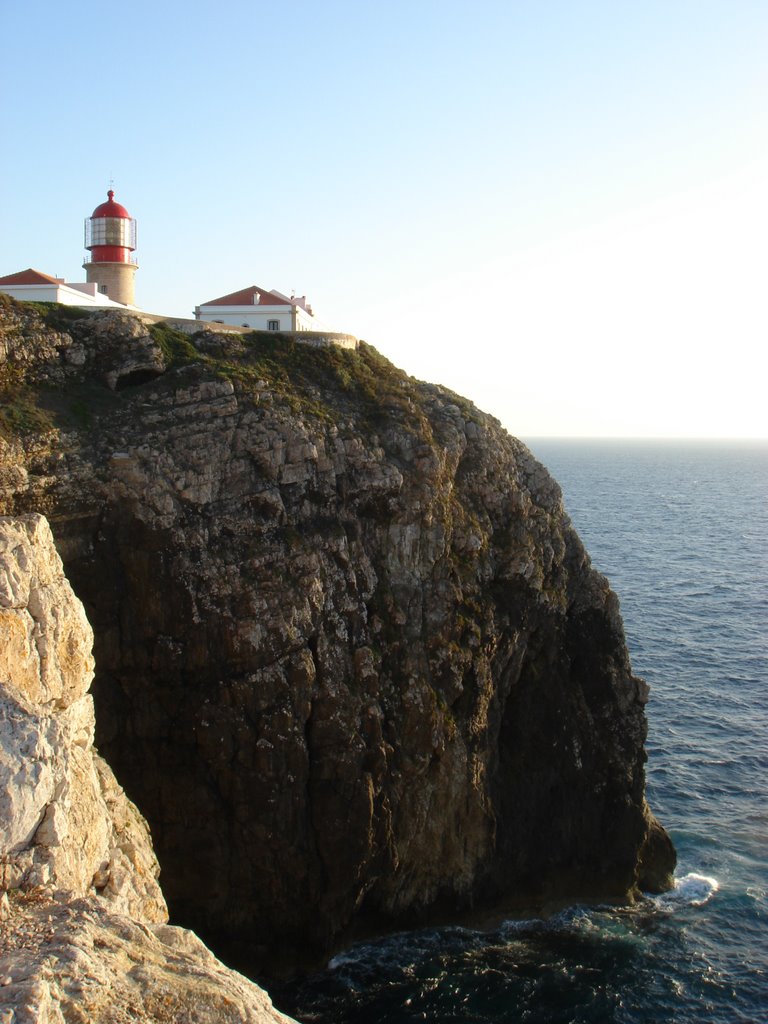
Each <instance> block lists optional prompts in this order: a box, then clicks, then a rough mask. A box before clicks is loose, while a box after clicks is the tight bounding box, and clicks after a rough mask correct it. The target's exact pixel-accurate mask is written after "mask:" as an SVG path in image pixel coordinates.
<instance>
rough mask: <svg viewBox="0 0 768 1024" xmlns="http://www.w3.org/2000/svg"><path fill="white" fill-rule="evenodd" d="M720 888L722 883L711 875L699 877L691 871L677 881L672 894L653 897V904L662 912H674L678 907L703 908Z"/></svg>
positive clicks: (667, 893) (666, 893)
mask: <svg viewBox="0 0 768 1024" xmlns="http://www.w3.org/2000/svg"><path fill="white" fill-rule="evenodd" d="M719 888H720V883H719V882H718V880H717V879H716V878H713V877H711V876H710V875H699V874H696V872H695V871H690V872H689V873H688V874H687V875H683V877H682V878H676V879H675V887H674V889H672V890H670V892H665V893H662V894H661V895H660V896H655V897H653V902H654V903H655V904H656V905H657V906H658V907H659V908H660V909H662V910H674V909H675V908H677V907H681V906H685V907H701V906H703V905H704V904H705V903H708V902H709V901H710V900H711V899H712V897H713V896H714V895H715V893H716V892H717V890H718V889H719Z"/></svg>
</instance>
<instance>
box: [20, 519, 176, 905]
mask: <svg viewBox="0 0 768 1024" xmlns="http://www.w3.org/2000/svg"><path fill="white" fill-rule="evenodd" d="M92 646H93V635H92V633H91V628H90V626H89V625H88V622H87V620H86V618H85V613H84V611H83V607H82V605H81V603H80V602H79V601H78V600H77V599H76V598H75V596H74V594H73V593H72V590H71V588H70V586H69V583H68V581H67V580H66V578H65V577H64V573H63V569H62V566H61V560H60V559H59V556H58V554H57V553H56V549H55V547H54V544H53V538H52V536H51V533H50V530H49V528H48V524H47V522H46V521H45V519H43V518H42V516H37V515H30V516H25V517H24V518H22V519H16V520H9V519H0V858H1V859H0V885H2V889H3V890H4V891H6V892H7V891H8V890H9V889H12V890H15V889H19V888H21V887H24V888H25V889H35V888H43V889H50V888H51V887H57V888H61V889H66V890H68V891H71V892H76V893H80V894H85V893H88V892H98V893H99V894H100V895H101V897H102V898H103V899H104V900H105V901H107V902H108V903H109V904H110V905H111V906H112V907H113V909H114V910H116V911H118V912H120V913H124V914H129V915H132V916H135V917H138V918H139V919H141V920H144V921H165V920H167V911H166V906H165V901H164V899H163V896H162V893H161V892H160V887H159V885H158V882H157V876H158V874H159V866H158V864H157V860H156V858H155V854H154V851H153V850H152V845H151V842H150V839H149V835H148V832H147V828H146V824H145V822H144V820H143V819H142V818H141V816H140V815H139V813H138V811H137V810H136V808H135V807H134V806H133V805H132V804H131V803H130V802H129V801H128V800H127V799H126V797H125V794H124V793H123V791H122V789H121V788H120V787H119V786H118V784H117V782H116V781H115V777H114V775H113V774H112V771H111V770H110V768H109V766H108V765H107V764H106V763H105V762H104V761H103V760H102V759H101V758H100V757H99V756H98V755H97V754H96V753H95V751H94V750H93V732H94V712H93V700H92V698H91V696H90V694H89V693H88V688H89V686H90V683H91V679H92V677H93V658H92V655H91V649H92Z"/></svg>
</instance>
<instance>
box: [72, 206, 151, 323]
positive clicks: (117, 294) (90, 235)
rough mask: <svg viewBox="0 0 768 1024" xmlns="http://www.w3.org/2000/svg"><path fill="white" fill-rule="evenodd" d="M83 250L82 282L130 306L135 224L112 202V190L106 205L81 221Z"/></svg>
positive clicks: (134, 261)
mask: <svg viewBox="0 0 768 1024" xmlns="http://www.w3.org/2000/svg"><path fill="white" fill-rule="evenodd" d="M85 248H86V249H88V250H89V253H90V256H87V257H86V259H85V263H84V264H83V269H84V270H85V274H86V278H85V279H86V281H88V282H95V283H96V284H97V285H98V289H99V291H100V292H101V294H102V295H106V296H107V297H108V298H110V299H112V300H113V302H122V303H124V304H125V305H126V306H132V305H133V304H134V301H133V300H134V276H135V274H136V271H137V270H138V264H137V262H136V257H135V256H134V255H133V252H134V250H135V248H136V221H135V220H134V219H133V217H131V215H130V214H129V213H128V211H127V210H126V208H125V207H124V206H121V205H120V203H116V202H115V193H114V192H113V191H112V189H110V190H109V192H107V201H106V203H102V204H101V205H100V206H97V207H96V209H95V210H94V211H93V213H92V214H91V216H90V217H87V218H86V221H85Z"/></svg>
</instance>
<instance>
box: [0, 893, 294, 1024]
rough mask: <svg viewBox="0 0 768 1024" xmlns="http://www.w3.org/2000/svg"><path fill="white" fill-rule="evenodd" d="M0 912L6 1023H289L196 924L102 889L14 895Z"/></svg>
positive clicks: (1, 998) (1, 1009)
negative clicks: (149, 912)
mask: <svg viewBox="0 0 768 1024" xmlns="http://www.w3.org/2000/svg"><path fill="white" fill-rule="evenodd" d="M11 904H12V906H11V909H10V912H9V914H8V916H6V918H5V919H4V920H2V921H0V1022H3V1024H11V1022H12V1024H83V1022H86V1021H87V1022H88V1024H161V1022H168V1024H170V1022H180V1021H184V1022H185V1024H290V1021H291V1019H290V1018H288V1017H285V1016H284V1015H283V1014H281V1013H278V1012H277V1010H275V1009H274V1007H273V1006H272V1003H271V1002H270V999H269V997H268V996H267V994H266V993H265V992H264V991H263V990H262V989H260V988H259V987H258V986H256V985H254V984H253V983H252V982H250V981H248V980H247V979H245V978H244V977H242V975H239V974H236V973H235V972H234V971H230V970H229V969H228V968H226V967H224V965H223V964H222V963H220V962H219V961H218V960H217V959H216V958H215V957H214V956H213V954H212V953H211V952H210V951H209V950H208V949H207V948H206V947H205V946H204V945H203V943H202V942H201V941H200V940H199V939H198V938H197V937H196V936H195V935H193V934H192V933H191V932H188V931H186V930H185V929H183V928H174V927H171V926H170V925H163V924H147V923H140V922H138V921H134V920H131V919H130V918H127V917H124V916H119V915H116V914H114V913H111V912H110V911H109V910H108V909H107V908H106V907H105V906H104V904H103V903H102V902H101V901H99V900H97V899H93V898H90V899H83V898H81V899H75V900H70V901H67V902H64V901H61V900H52V899H49V898H45V897H41V896H40V895H39V894H28V895H21V894H19V895H15V896H14V897H13V899H12V901H11Z"/></svg>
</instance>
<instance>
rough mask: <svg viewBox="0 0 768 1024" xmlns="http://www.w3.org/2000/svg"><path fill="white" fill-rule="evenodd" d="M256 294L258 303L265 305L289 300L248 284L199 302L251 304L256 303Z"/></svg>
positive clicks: (209, 304) (279, 303) (223, 304)
mask: <svg viewBox="0 0 768 1024" xmlns="http://www.w3.org/2000/svg"><path fill="white" fill-rule="evenodd" d="M254 294H258V296H259V303H261V304H263V305H265V306H285V305H290V304H291V300H290V299H285V298H283V296H281V295H275V293H274V292H268V291H266V289H264V288H259V287H257V286H256V285H255V284H252V285H250V287H248V288H243V289H241V290H240V291H239V292H230V294H229V295H222V296H220V298H218V299H210V300H209V301H208V302H201V303H200V305H201V306H253V305H257V303H254V301H253V296H254Z"/></svg>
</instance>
